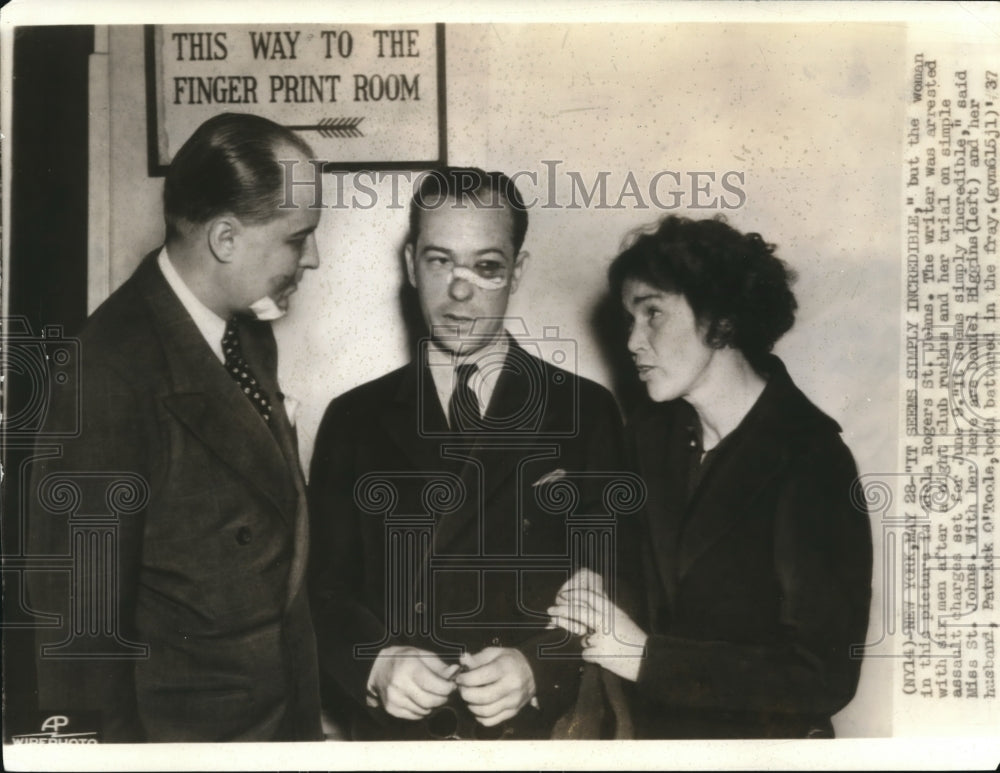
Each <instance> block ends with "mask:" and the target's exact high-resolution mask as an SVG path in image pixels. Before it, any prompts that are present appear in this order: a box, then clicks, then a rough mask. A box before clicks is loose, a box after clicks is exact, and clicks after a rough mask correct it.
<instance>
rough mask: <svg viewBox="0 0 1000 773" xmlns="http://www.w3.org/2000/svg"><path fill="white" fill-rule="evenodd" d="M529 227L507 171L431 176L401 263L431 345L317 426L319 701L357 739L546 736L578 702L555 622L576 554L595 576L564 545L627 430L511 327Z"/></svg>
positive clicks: (598, 506)
mask: <svg viewBox="0 0 1000 773" xmlns="http://www.w3.org/2000/svg"><path fill="white" fill-rule="evenodd" d="M527 224H528V214H527V211H526V209H525V207H524V204H523V201H522V199H521V196H520V194H519V193H518V191H517V188H516V187H515V185H514V184H513V182H512V181H511V180H510V179H509V178H507V177H506V176H505V175H503V174H500V173H499V172H493V173H486V172H483V171H482V170H479V169H457V168H449V169H446V170H443V171H436V172H433V173H429V174H427V175H426V176H424V177H423V179H422V181H421V182H420V184H419V185H418V187H417V190H416V192H415V194H414V197H413V200H412V201H411V204H410V233H409V235H408V237H407V240H406V244H405V246H404V257H405V263H406V271H407V277H408V279H409V283H410V285H412V286H413V287H414V288H415V289H416V294H417V298H418V300H419V305H420V310H421V313H422V317H423V321H424V322H425V323H426V326H427V329H428V331H429V333H430V336H429V338H427V339H425V340H423V341H421V342H420V344H419V345H418V349H417V351H416V353H415V356H414V359H413V361H412V362H410V363H409V364H408V365H406V366H404V367H402V368H400V369H399V370H396V371H394V372H392V373H389V374H388V375H386V376H383V377H381V378H379V379H376V380H375V381H372V382H370V383H367V384H364V385H362V386H360V387H358V388H356V389H354V390H352V391H350V392H348V393H346V394H344V395H342V396H340V397H338V398H337V399H335V400H334V401H333V402H332V403H331V404H330V406H329V408H328V410H327V412H326V415H325V417H324V419H323V422H322V424H321V426H320V429H319V433H318V435H317V440H316V449H315V453H314V456H313V462H312V469H311V477H310V513H311V517H312V524H313V525H312V530H311V533H312V535H313V543H312V549H311V559H310V588H311V594H312V599H313V614H314V620H315V625H316V631H317V640H318V643H319V656H320V669H321V672H322V677H323V680H324V690H325V700H326V702H327V703H329V704H336V703H338V702H342V701H346V702H347V704H348V707H349V708H348V712H347V713H348V714H349V715H350V719H351V727H352V734H353V737H355V738H367V739H421V738H423V739H429V738H456V737H457V738H547V737H549V735H550V733H551V732H552V728H553V725H554V723H555V721H556V719H557V718H558V717H559V716H560V715H561V714H563V713H564V712H565V711H566V709H567V708H569V707H570V706H571V705H572V704H573V702H574V701H575V700H576V697H577V690H578V685H579V681H580V673H581V664H580V662H579V659H578V654H579V643H578V641H577V640H570V638H569V636H568V634H566V633H565V632H561V631H552V630H546V625H547V622H548V620H547V617H546V616H545V610H546V608H547V607H548V606H549V605H550V604H551V603H552V601H553V599H554V597H555V593H556V591H557V590H558V588H559V587H560V585H561V584H562V582H564V581H565V580H566V578H567V577H568V576H569V573H570V569H571V568H572V567H571V565H570V559H568V558H567V557H568V556H574V555H575V558H573V559H572V560H573V561H576V562H577V563H580V562H583V563H589V561H590V559H588V558H587V557H583V556H581V554H579V553H577V554H574V553H573V551H574V544H573V543H574V541H573V539H572V538H570V537H568V534H569V533H570V530H571V528H572V526H573V522H572V519H573V517H574V515H579V514H594V515H596V514H607V513H608V508H607V505H606V504H605V503H604V500H602V491H603V488H602V485H603V484H604V483H606V482H607V480H608V479H610V478H611V477H613V476H614V474H615V472H616V471H618V470H620V469H621V460H620V452H621V424H620V416H619V414H618V410H617V407H616V405H615V403H614V401H613V399H612V398H611V395H610V394H609V393H608V392H607V391H606V390H604V389H603V388H601V387H599V386H598V385H596V384H594V383H592V382H589V381H587V380H585V379H582V378H579V377H577V376H575V375H574V374H572V373H569V372H567V371H565V370H562V369H560V368H556V367H553V366H552V365H550V364H548V363H546V362H544V361H542V360H541V359H539V358H538V357H536V356H534V355H532V354H530V353H529V352H528V348H529V347H532V344H531V342H527V341H526V342H525V345H524V346H522V345H521V344H519V343H518V342H517V341H515V340H514V338H513V337H511V336H510V335H509V334H508V333H506V332H505V330H504V315H505V313H506V311H507V304H508V300H509V298H510V295H511V294H512V293H513V292H515V291H516V290H517V287H518V285H519V283H520V282H521V280H522V278H523V274H524V270H525V266H526V261H527V257H528V255H527V253H526V252H524V251H522V249H521V248H522V244H523V241H524V237H525V233H526V231H527ZM602 473H603V474H605V476H604V477H602V475H601V474H602Z"/></svg>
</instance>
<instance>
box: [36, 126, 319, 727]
mask: <svg viewBox="0 0 1000 773" xmlns="http://www.w3.org/2000/svg"><path fill="white" fill-rule="evenodd" d="M311 157H312V151H311V150H310V148H309V146H308V144H306V142H305V141H304V140H302V139H301V138H300V137H299V136H298V135H296V134H295V133H294V132H293V131H291V130H289V129H287V128H285V127H282V126H279V125H278V124H275V123H274V122H272V121H269V120H267V119H265V118H261V117H258V116H253V115H245V114H234V113H229V114H222V115H217V116H215V117H214V118H211V119H209V120H208V121H206V122H205V123H203V124H202V125H201V126H200V127H199V128H198V129H196V130H195V132H194V133H193V135H192V136H191V137H190V138H189V139H188V140H187V141H186V142H185V143H184V144H183V145H182V146H181V148H180V149H179V150H178V151H177V153H176V155H175V156H174V158H173V160H172V162H171V164H170V167H169V169H168V171H167V174H166V179H165V184H164V194H163V199H164V215H165V221H166V239H165V244H164V246H162V247H160V248H158V249H156V250H154V251H153V252H151V253H150V254H149V255H147V256H146V257H145V259H143V260H142V261H141V262H139V263H138V267H137V268H136V270H135V273H134V274H133V275H132V277H131V278H129V279H128V280H127V281H126V282H125V283H124V284H123V285H122V286H121V287H119V288H118V289H117V290H116V291H115V292H114V293H112V294H111V296H110V297H109V298H108V299H107V300H106V301H105V302H104V303H103V304H102V305H101V306H100V308H98V309H97V311H95V312H94V314H93V315H92V316H91V317H90V319H89V320H88V321H87V324H86V327H85V328H84V330H83V332H82V333H81V335H80V347H81V354H80V366H81V382H80V391H79V393H75V392H74V393H73V394H71V395H66V397H68V398H69V399H66V400H61V399H60V401H57V402H56V404H54V405H53V407H52V413H51V416H50V418H51V420H52V421H55V422H60V421H63V422H64V417H65V415H67V412H72V411H73V410H75V409H76V405H75V401H76V400H79V401H80V406H79V410H80V416H81V418H82V427H81V431H80V433H79V434H78V435H77V436H76V437H73V438H70V439H67V440H66V441H65V442H64V443H63V444H62V453H61V455H53V454H52V453H48V454H47V455H46V456H42V457H40V458H42V459H43V461H42V462H40V463H39V464H38V465H37V466H36V467H35V470H34V485H33V487H32V494H33V496H35V498H36V499H35V501H33V503H32V510H31V514H30V523H29V539H30V542H31V549H32V552H33V553H34V554H35V555H49V556H68V557H72V560H73V562H74V563H73V573H72V574H70V573H69V572H29V573H28V574H29V593H30V600H31V606H32V608H33V609H35V610H37V611H39V612H40V613H41V612H44V613H51V614H52V615H53V617H54V616H55V615H56V614H60V615H62V620H63V626H62V627H47V628H42V629H40V632H39V645H40V657H39V660H38V678H39V702H40V708H41V710H42V711H43V712H47V713H49V714H54V713H58V714H61V715H67V716H69V718H70V721H72V722H73V727H74V728H76V729H78V730H81V731H89V730H93V731H95V732H97V733H98V737H99V738H100V740H102V741H128V742H135V741H228V740H243V741H268V740H316V739H319V738H321V737H322V736H321V727H320V710H319V692H318V675H317V664H316V652H315V636H314V634H313V630H312V623H311V618H310V615H309V609H308V601H307V595H306V592H305V581H304V578H305V561H306V553H307V534H308V516H307V514H306V493H305V483H304V480H303V478H302V471H301V469H300V466H299V458H298V451H297V446H296V440H295V431H294V429H293V426H292V416H291V410H290V404H289V401H288V400H286V398H285V396H284V395H283V394H282V392H281V390H280V389H279V387H278V382H277V349H276V345H275V338H274V333H273V332H272V331H271V325H270V322H269V320H272V319H275V318H277V317H279V316H281V314H283V313H284V311H285V309H287V308H288V304H289V297H290V296H291V294H292V293H293V292H294V291H295V287H296V285H297V283H298V282H299V280H300V279H301V278H302V275H303V273H304V272H305V270H306V269H310V268H315V267H316V266H317V265H318V253H317V248H316V241H315V238H314V232H315V230H316V226H317V223H318V221H319V217H320V212H321V210H320V209H319V208H315V207H313V206H311V205H312V202H313V199H314V197H315V198H317V199H318V198H319V197H318V195H316V194H317V191H315V189H313V188H312V187H311V186H294V187H295V188H296V190H295V191H294V196H292V197H291V200H289V195H288V191H287V190H286V187H285V173H286V167H285V166H283V165H282V162H283V161H286V162H288V163H289V164H290V165H291V166H292V167H293V168H294V167H296V166H297V167H298V169H300V170H301V169H303V168H305V169H306V170H309V171H311V167H310V166H309V165H308V163H307V162H308V161H309V160H310V159H311ZM309 171H306V172H300V173H299V174H300V175H308V174H309ZM305 188H309V190H308V191H306V190H305ZM65 391H66V390H64V391H63V392H57V394H58V395H63V394H64V392H65ZM54 426H59V427H61V426H65V423H56V424H55V425H54ZM53 482H54V483H53ZM50 484H51V485H57V484H58V485H62V486H64V487H68V488H72V489H73V490H74V491H76V492H77V496H78V498H79V501H78V502H77V512H79V513H81V514H85V517H87V518H92V515H90V514H102V513H108V512H109V509H108V508H110V507H114V508H116V509H115V512H116V519H115V523H114V529H115V531H114V534H113V539H112V540H111V541H109V542H107V543H103V544H101V545H98V544H97V543H96V542H91V543H90V544H89V545H88V546H87V547H86V548H85V549H84V550H80V549H79V547H78V545H79V539H78V536H79V535H78V533H77V532H73V534H74V535H75V536H73V538H72V539H71V528H73V529H77V528H79V521H78V519H76V518H75V517H74V516H75V513H73V512H66V511H65V510H61V509H59V508H55V509H54V507H53V505H54V504H58V501H56V502H55V503H53V500H52V496H50V495H47V494H46V491H47V490H48V489H47V486H49V485H50ZM64 490H65V489H64ZM115 503H117V504H115ZM97 550H100V551H107V552H106V553H105V552H100V554H99V555H97V556H95V555H94V551H97ZM98 632H99V633H98ZM84 634H86V635H84ZM91 723H93V724H91Z"/></svg>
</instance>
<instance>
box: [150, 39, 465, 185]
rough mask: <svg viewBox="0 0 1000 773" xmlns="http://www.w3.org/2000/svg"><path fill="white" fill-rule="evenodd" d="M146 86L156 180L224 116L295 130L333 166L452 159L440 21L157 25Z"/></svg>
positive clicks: (416, 164)
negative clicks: (201, 128) (200, 131)
mask: <svg viewBox="0 0 1000 773" xmlns="http://www.w3.org/2000/svg"><path fill="white" fill-rule="evenodd" d="M146 79H147V100H148V105H147V109H148V118H149V173H150V175H154V176H155V175H162V174H164V172H165V171H166V167H167V165H168V164H169V163H170V159H171V158H173V154H174V153H175V152H176V151H177V149H178V148H179V147H180V146H181V145H182V144H183V143H184V141H185V140H186V139H187V138H188V137H189V136H190V135H191V133H192V132H193V131H194V130H195V128H197V127H198V125H199V124H201V123H202V122H203V121H205V120H206V119H208V118H210V117H212V116H213V115H216V114H217V113H222V112H248V113H254V114H256V115H262V116H264V117H266V118H270V119H271V120H273V121H276V122H278V123H280V124H283V125H284V126H288V127H290V128H292V129H295V130H296V131H297V132H300V133H301V134H302V136H303V137H304V138H305V139H306V140H307V141H308V142H309V143H310V145H312V147H313V149H314V150H315V151H316V154H317V156H318V157H319V158H321V159H323V160H325V161H327V168H329V169H351V170H356V169H406V168H426V167H429V166H434V165H438V164H443V163H445V162H446V146H445V137H446V124H445V81H444V25H443V24H423V25H421V24H407V25H401V26H398V27H396V26H386V25H356V24H351V25H340V26H338V25H321V24H306V25H288V24H284V25H283V24H273V25H271V24H267V25H225V26H192V25H181V26H159V25H151V26H148V27H147V28H146Z"/></svg>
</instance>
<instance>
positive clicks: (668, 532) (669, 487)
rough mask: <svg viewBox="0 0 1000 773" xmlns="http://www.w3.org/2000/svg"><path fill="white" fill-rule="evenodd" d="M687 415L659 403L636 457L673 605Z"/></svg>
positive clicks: (644, 425)
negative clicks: (685, 417)
mask: <svg viewBox="0 0 1000 773" xmlns="http://www.w3.org/2000/svg"><path fill="white" fill-rule="evenodd" d="M671 417H672V418H671ZM682 419H683V417H681V416H679V415H678V412H677V411H673V412H672V413H670V414H667V413H665V412H664V411H663V409H662V408H661V407H659V406H657V407H654V408H653V412H652V413H651V414H649V416H648V418H646V419H645V420H643V423H642V425H641V427H640V429H639V432H638V435H637V438H636V452H637V454H636V456H637V459H638V462H639V464H640V472H641V475H642V477H643V480H644V481H645V483H646V490H647V501H648V503H649V504H648V505H647V507H646V516H647V519H648V524H649V534H650V539H651V542H652V545H651V547H652V553H653V560H654V563H655V565H656V568H657V571H658V573H659V575H660V579H661V580H662V582H663V587H664V589H665V591H666V595H667V599H668V601H669V602H670V603H671V604H672V602H673V598H674V594H675V591H676V587H677V548H678V540H679V539H680V531H681V524H682V522H683V520H684V502H683V500H682V499H681V496H682V494H680V493H679V492H683V491H684V480H685V477H684V475H685V471H686V467H685V465H686V464H687V460H686V458H685V456H684V454H683V453H681V449H683V448H684V445H683V441H682V440H681V439H680V435H681V433H682V432H683V425H684V422H683V420H682Z"/></svg>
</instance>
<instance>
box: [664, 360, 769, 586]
mask: <svg viewBox="0 0 1000 773" xmlns="http://www.w3.org/2000/svg"><path fill="white" fill-rule="evenodd" d="M786 378H787V376H786ZM778 380H779V381H780V379H778ZM782 386H783V384H781V383H772V384H769V385H768V387H767V388H765V392H764V393H763V394H762V395H761V398H760V399H759V400H758V403H757V404H756V405H755V406H754V407H753V408H752V409H751V411H750V413H748V414H747V416H746V417H745V418H744V421H743V423H742V424H741V426H740V427H738V428H737V431H738V432H739V434H738V435H737V436H735V437H733V438H732V440H733V445H732V446H730V447H729V448H726V449H722V450H721V454H720V456H719V458H718V459H716V460H715V461H714V462H713V463H712V465H711V466H710V467H709V469H708V470H707V473H706V475H705V476H704V478H703V479H702V481H701V484H700V485H699V487H698V491H697V493H696V494H695V496H694V498H693V500H692V501H691V503H690V504H689V505H688V515H687V518H686V521H685V526H684V530H683V534H682V535H681V541H680V546H679V550H678V566H677V570H678V574H679V576H683V575H684V574H685V573H686V572H687V571H688V570H690V568H691V566H692V565H693V564H694V563H695V562H696V561H697V560H698V559H699V558H700V557H701V556H702V555H703V554H704V553H705V552H706V551H707V550H708V549H709V548H710V547H711V546H712V545H713V544H714V543H715V542H717V541H718V540H719V539H720V538H721V537H723V536H724V535H725V534H726V533H727V532H728V531H729V530H730V529H732V528H733V527H734V526H735V525H736V524H737V523H738V522H739V520H740V519H741V518H743V517H744V516H745V515H746V513H747V512H748V511H749V510H750V509H751V508H752V505H753V501H754V499H755V498H756V497H757V495H758V494H759V493H760V492H761V490H762V489H764V487H765V486H767V484H768V483H769V482H770V480H771V479H772V478H773V477H774V476H775V475H777V474H778V473H779V472H780V471H781V470H782V469H783V468H784V466H785V464H786V463H787V456H786V447H787V443H786V442H785V439H786V434H787V431H786V429H785V428H784V425H783V420H782V417H781V410H780V407H778V406H776V405H775V403H776V398H777V396H778V393H780V392H782V391H783V390H782ZM778 402H779V403H786V404H787V401H785V400H780V401H778ZM776 408H777V410H776Z"/></svg>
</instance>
